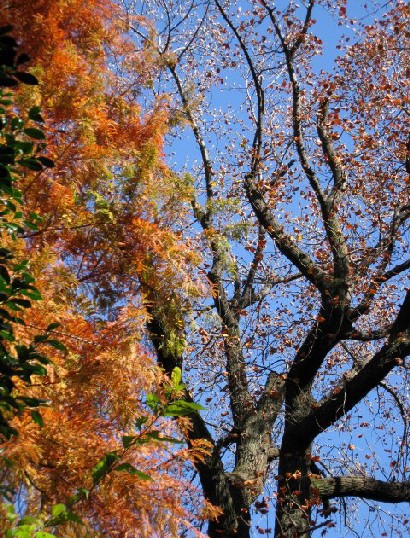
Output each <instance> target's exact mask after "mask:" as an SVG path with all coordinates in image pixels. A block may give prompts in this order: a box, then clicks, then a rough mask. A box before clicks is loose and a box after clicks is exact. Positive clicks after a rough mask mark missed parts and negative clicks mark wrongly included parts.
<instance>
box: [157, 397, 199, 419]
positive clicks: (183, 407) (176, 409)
mask: <svg viewBox="0 0 410 538" xmlns="http://www.w3.org/2000/svg"><path fill="white" fill-rule="evenodd" d="M201 410H202V411H205V410H206V408H205V407H202V405H199V404H196V403H192V402H186V401H185V400H175V402H171V403H170V404H168V405H166V406H165V407H164V409H163V410H162V413H161V415H162V416H164V417H185V416H187V415H191V414H192V413H197V412H198V411H201Z"/></svg>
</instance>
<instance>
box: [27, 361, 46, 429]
mask: <svg viewBox="0 0 410 538" xmlns="http://www.w3.org/2000/svg"><path fill="white" fill-rule="evenodd" d="M43 370H44V369H43ZM46 371H47V370H46ZM31 418H32V419H33V420H34V422H35V423H36V424H38V425H39V426H40V428H42V427H43V426H44V420H43V417H42V416H41V414H40V412H39V411H32V412H31Z"/></svg>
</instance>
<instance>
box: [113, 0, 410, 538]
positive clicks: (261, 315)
mask: <svg viewBox="0 0 410 538" xmlns="http://www.w3.org/2000/svg"><path fill="white" fill-rule="evenodd" d="M305 4H306V5H304V6H299V5H297V4H295V3H294V2H292V1H291V2H278V3H274V2H268V1H267V0H254V1H252V0H251V1H249V2H241V3H240V5H238V3H236V2H230V1H222V0H210V1H205V2H196V1H195V0H193V1H192V2H173V3H172V6H171V5H168V3H167V2H162V1H152V2H143V3H138V2H132V1H130V2H127V1H124V5H125V8H126V9H127V10H128V19H127V21H128V24H129V27H130V32H131V33H132V35H133V36H134V39H135V41H136V43H139V47H140V50H144V51H146V52H147V51H149V53H150V55H151V58H153V60H154V61H155V62H156V66H157V81H158V84H157V85H156V84H155V83H154V87H155V88H156V89H157V91H158V89H159V88H160V89H161V91H164V90H166V91H168V92H169V94H170V97H169V105H168V106H169V122H170V125H171V127H172V126H173V127H174V133H175V134H176V136H180V137H182V138H183V139H184V138H185V137H189V136H191V140H192V141H193V142H192V143H193V144H196V148H197V155H198V158H197V160H195V159H188V164H187V166H186V168H185V170H186V171H187V172H189V174H190V175H189V176H187V177H190V178H191V181H192V184H193V185H194V187H195V192H194V193H193V194H192V197H191V206H192V217H191V218H192V220H191V221H189V220H188V221H187V220H184V219H183V218H182V217H181V218H180V219H179V222H178V223H176V226H178V227H179V230H180V233H182V234H183V236H184V237H186V238H187V240H190V241H197V242H198V244H199V245H200V247H199V248H200V249H201V251H202V253H203V265H202V268H201V270H200V271H199V275H201V274H202V275H203V276H202V278H203V279H204V282H207V283H208V285H209V287H210V290H211V295H212V301H211V302H210V301H209V300H206V301H201V302H198V301H197V300H191V301H190V307H189V308H188V307H186V308H185V310H184V312H183V314H182V316H181V315H179V319H180V327H181V336H183V337H184V338H186V340H187V345H186V346H185V347H184V348H183V349H182V348H181V349H179V350H176V349H171V348H170V346H169V345H167V343H168V342H169V341H170V340H172V338H171V337H174V336H175V334H174V333H175V323H173V322H174V321H175V305H174V302H173V297H174V296H175V295H176V294H177V293H178V287H177V286H173V287H171V289H170V290H169V292H168V293H169V295H168V304H167V305H166V304H165V305H164V303H163V302H162V303H161V302H159V301H158V297H157V296H156V295H155V293H149V294H148V299H149V303H148V306H149V311H150V314H151V320H150V321H149V323H148V330H149V334H150V336H151V339H152V342H153V344H154V347H155V349H156V352H157V356H158V361H159V364H160V365H161V366H162V367H163V369H164V370H165V371H166V372H167V373H168V374H170V372H171V371H172V369H173V368H174V367H175V366H180V365H183V369H184V376H185V380H186V383H187V385H188V386H189V387H190V390H191V394H192V396H193V398H194V399H199V401H201V402H206V405H207V407H208V408H209V410H210V411H209V412H210V417H209V419H208V420H207V421H205V420H203V419H202V418H201V417H199V416H197V417H193V419H192V429H190V430H188V431H187V432H186V433H187V441H188V443H193V442H194V441H196V440H197V439H199V438H205V439H207V440H208V441H209V443H211V446H212V451H211V453H210V454H209V456H208V457H207V458H205V459H204V460H202V461H199V462H197V463H196V464H195V468H196V471H197V473H198V475H199V480H200V483H201V486H202V490H203V493H204V496H205V498H206V499H208V500H209V501H210V502H211V503H212V504H213V505H215V506H216V507H218V508H219V509H220V510H221V513H220V515H219V517H218V518H216V519H213V520H211V521H210V522H209V528H208V534H209V536H210V537H212V538H215V537H218V536H224V537H229V536H232V537H234V536H235V537H237V538H239V537H248V536H250V534H251V512H252V511H253V513H254V514H257V513H258V512H259V513H262V514H263V513H266V512H268V511H269V510H268V500H267V499H268V497H269V483H270V482H271V481H272V479H273V477H275V480H276V484H277V485H276V492H275V493H272V494H271V495H270V499H271V500H273V501H274V505H275V510H276V523H275V531H274V534H275V536H276V537H289V538H290V537H296V536H308V535H310V534H311V533H312V532H313V531H314V530H315V529H319V528H320V529H322V531H326V529H327V528H328V527H331V526H333V525H334V522H333V520H332V513H333V512H334V511H336V510H337V508H336V506H335V505H334V504H332V503H331V501H332V499H336V498H342V499H344V498H357V499H363V500H372V499H373V500H376V501H382V502H387V503H399V502H408V501H409V500H410V485H409V481H408V467H406V459H407V457H408V400H407V399H406V395H407V394H408V392H407V391H408V373H407V372H408V370H407V366H406V363H405V359H406V357H407V356H408V354H409V351H410V325H409V322H410V315H409V314H410V310H409V308H410V307H409V305H410V295H409V293H410V292H409V291H408V270H409V268H410V260H409V258H408V246H409V234H408V219H409V216H410V211H409V210H410V206H409V171H410V160H409V159H410V157H409V153H408V152H409V148H410V145H409V144H410V143H409V140H410V139H409V129H408V126H409V123H408V116H409V94H408V92H407V93H406V91H405V90H404V88H405V81H406V78H407V77H406V74H407V75H408V70H409V63H408V57H409V56H408V47H407V46H406V38H408V22H409V15H410V11H409V6H408V5H405V4H404V3H403V2H401V1H392V2H388V3H384V4H383V5H380V6H379V3H374V4H375V5H374V6H373V4H372V9H373V8H374V9H373V13H366V12H365V11H363V12H362V16H363V19H362V20H363V21H365V23H364V22H357V21H355V20H351V18H348V16H347V9H346V3H345V2H344V1H340V2H336V3H335V2H327V1H326V0H322V1H314V0H309V1H308V2H306V3H305ZM363 9H365V8H363ZM138 10H139V11H138ZM324 10H326V11H327V15H326V17H327V18H326V23H327V24H330V22H329V16H330V15H331V17H333V21H334V22H335V28H336V29H337V24H339V25H341V26H343V27H345V28H346V36H345V38H343V39H342V40H341V43H340V45H339V47H338V49H339V52H338V57H337V58H336V60H335V61H334V63H333V67H332V69H331V71H329V70H322V71H320V70H319V69H318V68H317V59H318V55H320V54H321V51H322V50H325V51H326V47H327V44H326V43H323V42H322V40H321V39H320V38H319V36H318V35H316V29H315V20H314V18H315V17H316V15H315V13H316V12H317V16H318V17H319V18H320V17H324V16H325V15H324V13H325V11H324ZM137 15H139V16H141V15H143V16H144V17H145V18H146V19H147V20H152V21H154V22H153V23H152V25H151V26H148V27H147V26H143V25H140V24H138V19H137V18H136V16H137ZM133 16H134V19H133ZM315 62H316V64H315ZM154 93H155V92H154ZM145 95H146V97H147V99H148V100H149V98H150V96H149V93H148V92H146V93H145ZM189 132H190V133H191V135H189ZM178 133H180V134H178ZM170 144H171V147H172V142H170ZM175 148H176V149H175V151H176V152H177V155H178V159H179V161H180V162H181V161H182V160H183V158H184V157H182V155H181V153H182V150H181V146H180V145H179V144H176V145H175ZM142 284H144V283H143V282H142ZM188 304H189V303H188ZM172 331H174V333H172ZM376 409H377V411H376ZM401 421H402V425H401ZM371 427H373V430H372V429H367V428H371ZM354 428H359V431H360V433H359V434H356V432H354V431H353V429H354ZM403 428H404V434H403V435H402V436H401V432H400V429H403ZM372 431H373V435H376V434H375V432H377V439H378V440H377V447H375V446H373V444H372V443H374V441H372V438H371V437H369V436H367V435H366V433H367V432H369V435H372V434H371V433H370V432H372ZM366 437H367V443H368V445H367V448H365V447H366V445H365V443H364V442H363V441H364V440H365V439H366ZM353 441H354V442H353ZM355 443H356V444H359V445H360V449H356V447H355ZM383 451H384V452H383ZM380 452H383V455H381V454H380ZM379 524H380V525H381V526H382V527H381V529H382V530H381V531H380V530H376V531H375V532H376V535H377V536H379V535H380V532H381V534H382V535H384V534H383V533H384V532H386V528H385V527H384V526H387V520H384V521H383V518H381V522H380V523H379ZM402 525H403V526H404V527H403V528H404V530H403V532H404V534H406V529H407V532H408V519H405V520H404V521H402ZM258 531H259V532H260V533H261V534H270V531H267V530H266V529H265V528H263V527H261V526H259V528H258ZM395 533H396V535H398V534H399V533H400V530H399V529H396V530H395Z"/></svg>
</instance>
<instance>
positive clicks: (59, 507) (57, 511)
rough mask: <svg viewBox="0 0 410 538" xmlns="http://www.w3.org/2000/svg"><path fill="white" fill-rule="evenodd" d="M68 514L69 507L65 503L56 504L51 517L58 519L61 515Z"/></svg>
mask: <svg viewBox="0 0 410 538" xmlns="http://www.w3.org/2000/svg"><path fill="white" fill-rule="evenodd" d="M65 512H67V507H66V505H65V504H63V503H59V504H55V505H54V506H53V507H52V509H51V515H52V516H53V517H58V516H59V515H61V514H64V513H65Z"/></svg>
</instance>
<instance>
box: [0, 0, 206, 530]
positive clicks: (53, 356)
mask: <svg viewBox="0 0 410 538" xmlns="http://www.w3.org/2000/svg"><path fill="white" fill-rule="evenodd" d="M0 16H1V19H2V20H4V21H5V22H6V23H10V24H13V25H14V26H13V35H14V36H15V39H17V41H18V42H19V43H20V47H21V50H24V51H28V52H30V54H31V62H30V63H29V64H28V67H27V70H28V71H29V72H27V73H26V74H25V75H26V77H25V78H26V79H29V78H30V77H31V79H32V80H35V79H36V78H37V79H38V80H39V82H40V84H39V86H38V87H37V86H36V87H35V88H21V89H20V91H19V92H18V94H17V95H16V97H15V99H14V103H13V108H12V110H10V109H9V110H8V111H7V113H6V120H7V121H9V120H10V122H12V121H13V120H12V119H11V118H12V116H13V114H16V115H17V117H19V118H20V119H19V123H18V129H21V128H22V126H23V122H24V121H25V120H26V117H27V116H30V119H34V120H38V119H39V116H38V111H39V108H40V106H41V110H42V115H43V117H44V120H45V121H44V126H45V127H44V132H45V133H46V134H47V139H48V140H47V141H48V147H49V150H50V152H51V153H52V154H53V159H54V164H55V166H54V168H53V169H50V170H44V169H43V166H41V165H40V164H39V163H42V161H39V160H38V159H46V158H45V157H38V159H37V155H33V156H32V158H31V159H30V162H25V163H23V162H22V160H23V157H22V156H21V155H22V153H21V151H20V150H22V151H23V149H24V148H23V146H21V145H20V146H18V144H17V145H16V144H14V146H13V147H15V148H16V151H15V155H14V154H13V158H14V157H15V161H16V162H14V161H13V162H12V163H10V162H9V163H7V164H11V165H13V164H17V165H18V164H20V165H24V164H25V165H27V166H25V171H24V173H22V174H21V176H20V177H19V178H18V181H17V185H16V188H17V187H18V189H19V191H21V193H22V194H21V202H22V204H23V207H24V213H25V215H30V214H34V212H37V213H38V214H39V215H40V216H41V220H40V222H38V223H37V229H33V227H29V225H28V219H26V220H23V219H22V217H19V218H20V220H21V222H19V224H20V226H19V227H15V228H14V229H13V230H14V232H15V235H16V240H15V242H14V243H13V253H14V254H15V256H16V258H17V259H21V260H29V261H30V266H31V274H32V275H33V277H32V278H33V279H35V282H36V286H37V287H38V289H39V290H40V291H41V296H42V300H41V301H38V302H37V304H36V305H34V304H33V305H31V308H30V311H29V312H21V314H20V316H21V319H20V320H19V324H18V326H17V327H16V339H18V341H19V342H23V343H27V344H28V342H30V341H31V340H32V337H33V333H34V334H38V333H39V332H40V333H41V332H42V331H43V330H46V331H47V329H48V330H49V333H50V335H49V336H50V338H47V337H46V338H44V337H42V340H38V342H39V345H40V346H41V345H42V346H44V345H48V346H49V348H50V349H51V348H52V347H55V348H57V349H56V350H55V352H53V353H49V357H50V360H51V362H52V364H47V365H46V364H45V361H44V360H40V355H39V354H38V353H37V354H36V355H34V354H33V355H32V356H30V357H28V359H27V362H28V367H29V368H25V369H24V368H23V367H21V368H17V367H16V368H15V369H14V370H13V371H12V372H11V373H10V372H7V374H10V375H8V378H7V380H8V382H9V385H7V387H6V388H7V390H8V391H9V392H10V391H12V392H11V397H10V398H9V399H11V398H13V399H14V400H15V401H19V402H21V401H24V402H26V403H28V404H30V403H31V404H33V403H34V402H41V403H43V404H47V407H45V408H42V410H41V414H39V413H37V414H36V415H35V418H36V420H35V422H33V421H32V420H31V416H30V413H29V412H27V410H24V409H22V408H21V407H22V406H20V408H19V411H20V413H19V416H17V417H15V418H14V419H13V421H12V422H11V426H10V427H11V428H13V430H12V432H11V433H16V434H18V436H13V437H11V438H10V439H9V440H4V439H2V444H1V454H0V458H1V459H0V464H1V470H0V472H1V482H2V490H1V491H2V494H3V493H4V496H5V497H6V499H7V500H8V501H9V504H8V505H1V511H2V518H1V522H0V529H1V531H0V532H1V533H2V534H3V535H5V536H13V537H27V536H30V537H31V536H35V537H36V538H38V537H43V538H44V536H47V533H46V532H45V531H43V529H44V528H46V529H48V530H52V532H54V533H55V534H56V535H60V536H64V537H69V536H75V537H79V536H90V535H99V534H100V533H103V534H104V535H109V536H123V535H124V533H126V532H128V531H129V529H130V528H137V529H138V533H139V535H141V536H155V535H157V536H165V535H166V534H167V533H169V534H170V535H171V534H173V533H175V532H176V530H175V529H176V528H177V527H178V526H182V527H183V528H190V526H191V525H192V523H191V522H190V521H191V519H193V517H194V516H192V517H191V513H190V511H189V510H190V508H191V507H186V506H184V502H185V500H186V498H187V496H188V495H190V496H191V495H192V496H193V498H194V500H197V506H196V508H197V509H196V510H195V515H196V516H198V517H200V511H201V510H202V509H204V510H205V511H207V512H208V513H209V512H210V511H212V508H208V507H207V506H206V504H205V505H203V503H202V502H201V500H200V499H199V498H198V496H197V495H196V493H195V488H194V487H191V486H190V484H189V483H187V482H186V481H185V480H184V479H183V478H182V477H181V476H180V474H181V469H182V468H183V467H184V466H185V465H186V464H187V461H189V460H190V459H192V458H193V459H195V458H201V457H203V453H204V452H205V451H206V444H205V443H203V442H201V441H199V442H198V443H197V444H196V445H195V446H192V447H191V449H186V447H185V446H181V442H180V434H178V435H176V428H175V425H174V422H173V421H171V420H170V419H168V420H167V419H164V418H163V417H171V416H172V417H179V418H178V419H177V420H178V423H179V426H180V427H181V428H182V429H184V428H186V427H187V419H186V418H185V416H186V415H189V414H190V413H192V412H193V411H196V410H197V409H198V407H197V406H195V405H191V404H190V403H189V402H185V401H182V400H181V397H182V389H183V387H182V385H181V383H180V380H179V378H178V370H175V371H174V373H173V378H171V379H170V380H168V379H165V378H164V376H163V374H162V373H161V372H160V371H158V369H157V368H156V367H155V365H154V363H153V360H152V356H150V352H149V349H147V345H146V343H145V342H144V335H143V333H142V330H141V328H142V327H143V326H144V323H145V321H146V318H147V312H146V308H145V305H144V304H143V302H142V299H141V292H140V289H139V288H140V285H139V282H138V275H140V276H141V279H142V278H143V280H144V282H145V283H146V285H147V286H151V287H152V289H153V290H157V293H160V292H161V286H162V287H163V288H164V289H165V288H166V286H167V283H168V281H173V282H175V280H176V278H179V273H180V268H181V267H183V266H184V264H185V265H188V264H190V263H196V261H195V260H196V259H197V258H198V256H197V255H196V254H195V253H191V251H190V248H189V245H185V244H182V243H181V241H180V239H179V238H178V237H177V235H176V234H175V233H174V232H173V231H172V230H171V229H169V228H168V227H166V226H164V224H163V223H164V222H166V221H167V219H168V220H172V219H173V218H174V214H175V213H177V214H180V213H181V209H180V206H181V203H182V202H179V201H178V200H183V199H184V196H186V194H185V195H184V188H185V191H186V190H187V189H188V187H187V186H186V187H184V186H183V182H182V181H180V179H179V178H178V177H176V176H175V175H173V174H172V173H171V172H170V171H169V170H168V169H167V167H166V166H165V165H164V163H163V161H162V154H161V147H162V139H163V133H164V132H165V129H166V124H165V121H164V119H165V114H164V111H163V104H162V102H161V99H160V98H159V99H158V102H157V103H156V105H155V106H154V107H153V108H152V109H151V110H148V109H147V110H146V114H145V116H143V114H142V112H141V107H140V106H139V105H138V104H137V103H136V101H135V96H136V95H138V92H139V91H140V89H141V86H142V85H143V84H145V79H146V77H147V76H148V73H146V74H145V73H144V71H145V72H147V71H148V70H149V65H150V62H149V57H148V56H144V55H143V54H132V52H133V50H132V48H131V46H130V43H129V42H128V41H127V39H126V38H125V37H124V36H123V34H122V26H121V24H117V23H115V22H113V21H112V20H111V17H113V16H114V20H115V17H119V16H120V10H119V8H117V6H116V5H114V4H112V3H111V2H108V1H107V2H106V1H99V0H98V1H95V2H87V3H86V4H85V3H84V2H82V1H80V2H54V1H53V2H43V1H39V2H32V3H30V5H27V3H26V2H19V1H15V2H14V1H12V2H7V3H3V4H2V5H1V6H0ZM13 43H15V41H14V40H13ZM25 59H26V60H27V59H28V58H27V56H25ZM112 66H114V67H112ZM128 72H132V75H133V79H132V83H129V81H128V80H127V78H126V75H127V73H128ZM8 74H10V73H8ZM119 74H121V77H120V76H119ZM13 76H14V75H13ZM16 77H17V75H16ZM17 78H18V77H17ZM137 78H138V80H137ZM128 84H129V85H128ZM32 111H37V116H36V117H34V118H32V117H31V115H32V114H34V112H32ZM12 127H13V124H12ZM8 134H9V137H8V138H7V140H8V141H9V142H10V140H11V135H10V133H8ZM17 134H20V133H19V131H16V129H14V135H15V138H16V139H17V138H18V137H17ZM40 134H41V139H43V138H44V136H45V135H44V134H42V133H40V132H39V131H37V132H36V130H35V129H34V128H31V130H30V129H26V130H25V132H24V133H23V135H26V136H28V137H30V136H32V138H34V139H36V138H40ZM9 142H8V143H9ZM17 142H18V143H20V140H18V139H17V140H16V143H17ZM9 145H10V144H9ZM23 153H24V151H23ZM27 153H28V156H27V159H26V160H28V158H29V157H30V155H31V153H32V150H31V149H30V151H28V152H27ZM48 162H50V161H48ZM2 163H3V161H2ZM29 165H30V166H29ZM178 182H180V184H181V185H180V186H181V189H180V191H181V192H180V193H179V194H178V196H176V195H175V192H176V190H177V189H176V188H175V184H176V183H178ZM13 195H15V196H16V195H17V190H16V191H13ZM3 198H4V196H3V197H2V203H3ZM168 200H173V203H172V204H170V207H169V209H168V210H167V209H163V210H162V211H161V214H160V215H159V216H158V212H159V209H158V207H159V205H160V204H163V203H165V202H166V201H168ZM4 203H6V202H4ZM9 228H10V226H9ZM169 259H172V260H173V261H174V266H173V267H172V268H168V267H167V266H166V265H165V262H168V260H169ZM27 266H28V262H27V263H26V267H27ZM14 271H17V269H16V268H14ZM159 274H160V275H161V279H159V278H158V275H159ZM2 275H4V272H2ZM27 278H28V276H27ZM157 281H158V282H160V285H159V284H158V285H157V284H156V282H157ZM179 281H180V283H181V285H183V286H190V289H191V291H192V292H194V291H195V290H197V293H198V294H199V293H201V291H200V288H199V286H197V285H196V283H195V282H194V281H193V280H192V279H189V277H186V278H184V277H182V278H179ZM30 283H31V280H30ZM30 285H31V284H30ZM30 289H31V288H30ZM3 291H4V290H3ZM31 291H32V292H33V293H34V290H31ZM33 293H32V294H33ZM34 298H40V295H39V293H38V292H37V296H36V297H34ZM12 299H13V301H14V304H16V305H18V304H20V305H21V306H24V304H23V303H21V301H22V300H23V299H21V300H20V299H19V298H17V301H16V300H14V298H13V297H12ZM19 300H20V303H18V301H19ZM25 305H27V303H25ZM6 306H7V307H8V308H11V306H12V304H11V302H10V301H8V304H7V305H6ZM27 306H28V305H27ZM6 314H7V312H5V314H4V312H3V315H6ZM56 322H60V324H61V325H60V326H58V327H57V323H56ZM46 336H47V333H46ZM57 338H58V339H59V341H63V342H64V343H65V345H66V349H67V352H64V349H65V348H64V346H63V344H62V343H61V342H60V343H59V342H58V341H57V340H56V339H57ZM21 347H23V346H21ZM27 347H28V345H27ZM30 350H31V348H30ZM33 351H35V350H33ZM52 351H53V350H52ZM151 355H152V354H151ZM12 359H14V357H12ZM17 359H18V363H19V366H20V362H22V361H21V360H20V359H21V357H20V356H18V357H17ZM36 359H38V360H39V361H40V362H42V365H43V366H44V367H43V369H42V370H41V371H40V369H39V367H38V365H37V364H36ZM35 366H36V367H37V368H36V369H34V367H35ZM22 369H23V370H24V371H23V373H24V376H22V375H19V374H20V370H22ZM13 374H14V377H13V379H12V382H10V379H11V376H12V375H13ZM15 374H17V376H19V378H17V376H16V375H15ZM33 374H34V375H33ZM1 381H3V378H2V379H1ZM29 383H31V386H30V387H28V386H27V385H28V384H29ZM150 392H153V393H154V394H153V395H152V396H151V397H150V399H148V403H149V404H150V406H151V411H150V410H149V409H148V407H147V406H146V405H145V400H146V394H147V393H150ZM22 395H24V399H23V398H22ZM7 396H9V395H7ZM2 403H3V402H2ZM169 406H170V407H169ZM161 417H162V418H161ZM7 418H9V416H8V417H7ZM161 421H162V423H161ZM7 437H10V436H7ZM10 503H11V504H10ZM185 504H187V503H185ZM14 507H18V508H19V513H18V514H16V513H14ZM3 516H4V517H3ZM21 516H24V517H21ZM16 522H17V526H16ZM196 534H197V535H200V533H196ZM48 535H50V534H48Z"/></svg>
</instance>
